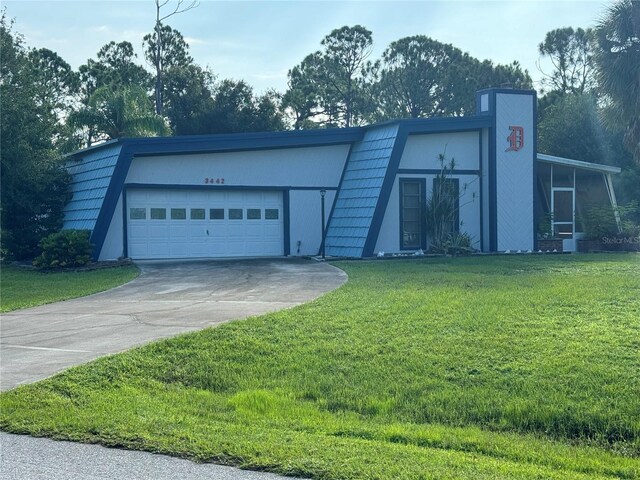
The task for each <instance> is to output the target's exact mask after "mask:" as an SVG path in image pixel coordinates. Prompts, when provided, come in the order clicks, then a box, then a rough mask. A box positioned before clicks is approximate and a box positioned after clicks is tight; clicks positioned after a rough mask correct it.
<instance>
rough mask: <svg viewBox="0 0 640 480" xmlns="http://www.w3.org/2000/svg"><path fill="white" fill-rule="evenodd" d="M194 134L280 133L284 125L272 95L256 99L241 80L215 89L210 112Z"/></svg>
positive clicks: (204, 115)
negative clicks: (275, 131) (278, 131)
mask: <svg viewBox="0 0 640 480" xmlns="http://www.w3.org/2000/svg"><path fill="white" fill-rule="evenodd" d="M199 125H200V126H201V128H202V130H201V131H199V132H197V133H239V132H259V131H270V130H283V129H284V122H283V118H282V113H281V110H280V105H279V98H278V95H277V94H276V93H275V92H267V93H266V94H264V95H262V96H259V97H256V96H254V94H253V89H252V88H251V86H250V85H248V84H247V83H246V82H244V81H243V80H240V81H237V82H236V81H234V80H228V79H227V80H223V81H222V82H220V83H219V84H217V85H216V87H215V92H214V97H213V103H212V107H211V109H210V110H208V111H207V112H204V113H203V115H202V118H201V120H200V122H199Z"/></svg>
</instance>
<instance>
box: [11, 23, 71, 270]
mask: <svg viewBox="0 0 640 480" xmlns="http://www.w3.org/2000/svg"><path fill="white" fill-rule="evenodd" d="M0 51H2V56H1V57H0V97H1V98H2V115H1V116H0V136H1V138H2V142H0V159H1V194H0V195H1V198H0V203H1V205H2V215H1V218H2V220H1V226H2V256H3V257H4V256H7V255H9V256H12V257H14V258H17V259H23V258H32V257H33V256H35V255H37V253H38V252H39V250H38V242H39V240H40V239H41V238H42V237H44V236H46V235H48V234H49V233H52V232H54V231H56V230H57V229H59V228H60V227H61V225H62V217H63V213H62V209H63V207H64V205H65V203H66V202H67V201H68V199H69V188H68V185H69V175H68V173H67V171H66V169H64V168H63V167H62V165H61V163H60V162H59V161H58V160H57V155H56V152H55V149H54V145H53V142H52V138H53V136H54V134H55V132H56V128H57V118H56V116H55V115H54V113H53V112H52V110H51V109H50V108H49V105H48V104H45V103H43V102H42V101H41V99H43V98H45V97H46V95H47V92H44V91H43V83H42V82H41V78H40V77H39V75H41V72H39V71H38V67H39V63H37V62H36V63H33V62H32V61H31V59H30V58H29V53H28V52H27V50H26V49H25V47H24V45H23V41H22V37H21V36H20V35H19V34H15V33H14V32H13V30H12V22H10V21H8V20H7V18H6V16H5V14H4V13H3V14H2V17H1V20H0Z"/></svg>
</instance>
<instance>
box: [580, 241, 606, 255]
mask: <svg viewBox="0 0 640 480" xmlns="http://www.w3.org/2000/svg"><path fill="white" fill-rule="evenodd" d="M602 250H603V248H602V242H601V241H600V240H578V251H579V252H582V253H589V252H598V251H602Z"/></svg>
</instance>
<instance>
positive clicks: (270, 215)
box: [264, 208, 280, 220]
mask: <svg viewBox="0 0 640 480" xmlns="http://www.w3.org/2000/svg"><path fill="white" fill-rule="evenodd" d="M279 213H280V212H279V210H278V209H277V208H265V210H264V218H265V220H278V218H279Z"/></svg>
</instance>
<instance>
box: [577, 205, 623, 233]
mask: <svg viewBox="0 0 640 480" xmlns="http://www.w3.org/2000/svg"><path fill="white" fill-rule="evenodd" d="M579 220H580V223H581V224H582V229H583V231H584V235H585V239H588V240H601V239H602V237H605V236H607V235H616V234H617V233H618V224H617V222H616V211H615V210H614V209H613V207H612V206H611V205H601V204H593V205H588V206H585V211H584V213H583V214H582V215H580V218H579Z"/></svg>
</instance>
